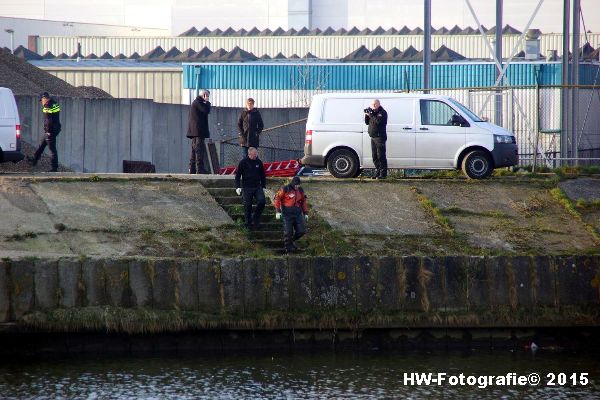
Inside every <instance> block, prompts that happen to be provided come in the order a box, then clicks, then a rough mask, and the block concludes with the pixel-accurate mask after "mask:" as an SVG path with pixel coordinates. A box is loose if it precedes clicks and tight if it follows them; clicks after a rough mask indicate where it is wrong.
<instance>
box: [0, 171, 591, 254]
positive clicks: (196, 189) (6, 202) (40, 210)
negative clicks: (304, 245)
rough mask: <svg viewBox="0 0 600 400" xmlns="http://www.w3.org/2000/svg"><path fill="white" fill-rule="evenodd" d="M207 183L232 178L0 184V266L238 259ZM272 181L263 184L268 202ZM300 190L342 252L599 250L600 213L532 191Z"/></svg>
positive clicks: (434, 187)
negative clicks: (3, 260) (426, 203)
mask: <svg viewBox="0 0 600 400" xmlns="http://www.w3.org/2000/svg"><path fill="white" fill-rule="evenodd" d="M206 179H226V180H229V181H230V180H231V179H232V178H231V177H227V178H224V177H215V176H212V177H211V176H190V175H160V174H152V175H124V174H113V175H102V174H98V175H90V174H86V175H83V174H71V173H65V174H36V175H20V174H13V175H10V174H5V175H0V210H1V213H2V216H1V218H0V256H2V257H6V256H12V255H33V256H43V255H47V254H59V255H63V254H64V255H73V254H75V255H102V256H107V255H114V256H122V255H125V256H127V255H148V256H182V257H194V256H214V255H215V254H220V252H226V253H227V254H228V255H245V254H247V252H248V249H249V248H250V247H251V246H249V242H248V237H247V236H246V235H245V234H243V232H242V231H241V230H240V229H238V228H236V227H235V226H234V222H233V221H232V220H231V219H230V217H229V216H228V215H227V214H226V213H225V211H224V210H223V209H222V208H221V207H220V206H219V205H218V204H217V203H216V202H215V201H214V199H213V198H212V197H211V195H210V194H209V193H208V191H207V190H206V188H205V187H204V186H203V182H206ZM281 183H282V181H279V180H276V181H275V180H273V181H269V185H268V186H269V191H268V193H269V195H268V197H272V194H273V191H274V190H276V189H277V187H278V186H279V185H280V184H281ZM303 186H304V188H305V190H306V193H307V195H308V198H309V202H310V204H311V207H312V209H313V211H312V213H314V215H315V216H318V217H320V219H322V220H324V221H326V223H327V224H329V226H331V229H333V230H335V231H336V232H338V233H339V234H341V235H342V237H343V238H345V239H344V240H347V241H348V242H349V243H351V244H352V246H354V247H351V250H350V251H353V250H356V251H362V250H365V251H367V252H370V253H371V254H372V253H378V252H391V253H393V254H415V253H421V254H422V253H425V254H429V252H435V253H442V254H456V253H460V252H465V251H475V250H476V249H487V250H486V251H498V252H509V253H527V254H531V253H541V254H546V253H561V252H562V253H565V252H567V253H569V252H573V253H576V252H581V251H583V252H588V251H594V250H593V249H596V250H595V251H598V242H596V241H595V239H594V236H593V235H592V234H591V233H590V226H591V227H592V229H595V230H596V232H600V222H598V221H599V220H600V218H599V217H600V207H598V206H587V207H585V208H581V209H579V208H578V211H579V212H580V214H581V216H582V219H583V221H581V220H579V219H577V218H575V217H573V216H572V215H571V214H569V213H568V212H567V211H566V210H565V209H564V207H563V206H562V205H561V204H560V203H559V202H558V201H556V200H555V199H554V198H553V197H552V196H551V195H550V189H551V188H549V187H548V185H547V184H545V183H543V182H540V181H523V180H521V181H518V180H515V179H510V178H495V179H489V180H485V181H475V182H474V181H467V180H464V179H457V180H419V179H405V180H388V181H386V182H377V181H371V180H367V181H359V180H352V181H343V180H336V179H331V178H313V179H304V184H303ZM560 187H561V188H562V189H563V190H564V191H565V193H567V194H568V195H569V196H570V197H571V198H572V199H573V200H578V199H585V200H586V201H587V202H589V203H592V202H593V201H594V200H598V199H600V178H580V179H574V180H568V181H565V182H562V183H561V184H560ZM423 198H426V199H428V200H430V201H431V202H432V203H433V204H434V205H435V206H436V207H437V208H438V209H439V210H440V211H441V215H442V216H443V217H445V218H447V220H448V221H449V224H450V226H451V227H452V229H453V230H454V235H451V236H447V232H445V230H444V228H443V227H442V226H441V225H440V223H439V220H436V218H435V217H434V216H433V215H432V214H431V213H429V212H427V211H426V210H425V209H424V208H423V206H422V204H421V203H420V201H419V199H421V200H422V199H423ZM269 206H270V205H269ZM311 223H314V222H309V229H310V227H311ZM586 224H587V225H586ZM309 237H310V233H309ZM328 245H329V244H328Z"/></svg>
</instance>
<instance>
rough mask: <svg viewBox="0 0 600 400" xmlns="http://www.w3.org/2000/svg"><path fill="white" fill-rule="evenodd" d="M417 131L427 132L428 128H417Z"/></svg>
mask: <svg viewBox="0 0 600 400" xmlns="http://www.w3.org/2000/svg"><path fill="white" fill-rule="evenodd" d="M419 130H422V131H428V130H429V128H419Z"/></svg>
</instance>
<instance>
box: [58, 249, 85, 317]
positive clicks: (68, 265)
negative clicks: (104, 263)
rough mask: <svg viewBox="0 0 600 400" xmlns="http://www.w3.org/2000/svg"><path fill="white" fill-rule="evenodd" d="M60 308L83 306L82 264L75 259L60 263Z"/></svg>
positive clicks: (67, 259) (60, 261) (65, 259)
mask: <svg viewBox="0 0 600 400" xmlns="http://www.w3.org/2000/svg"><path fill="white" fill-rule="evenodd" d="M58 287H59V290H60V294H61V295H60V301H59V304H58V305H59V307H65V308H70V307H80V306H81V305H82V304H83V298H84V294H85V292H84V290H83V288H82V276H81V262H80V261H79V260H77V259H73V258H64V259H60V260H59V261H58Z"/></svg>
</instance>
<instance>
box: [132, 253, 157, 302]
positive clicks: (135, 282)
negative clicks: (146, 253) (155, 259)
mask: <svg viewBox="0 0 600 400" xmlns="http://www.w3.org/2000/svg"><path fill="white" fill-rule="evenodd" d="M153 279H154V264H153V263H152V262H149V261H147V260H132V261H131V262H130V263H129V287H130V288H131V302H132V305H133V306H134V307H150V306H152V303H153V300H152V296H153V294H152V281H153Z"/></svg>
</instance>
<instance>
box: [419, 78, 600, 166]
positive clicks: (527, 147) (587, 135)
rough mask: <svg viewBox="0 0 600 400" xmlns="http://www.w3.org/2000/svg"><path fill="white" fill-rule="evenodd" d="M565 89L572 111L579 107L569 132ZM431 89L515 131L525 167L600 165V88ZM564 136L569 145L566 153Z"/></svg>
mask: <svg viewBox="0 0 600 400" xmlns="http://www.w3.org/2000/svg"><path fill="white" fill-rule="evenodd" d="M563 90H564V91H565V96H566V99H567V102H568V110H573V111H570V112H569V113H568V119H569V123H568V124H567V126H566V127H565V132H564V135H563V134H562V133H563V127H562V118H561V116H562V114H561V93H562V91H563ZM430 93H433V94H441V95H448V96H451V97H454V98H455V99H457V100H458V101H460V102H461V103H463V104H465V105H466V106H467V107H469V108H470V109H471V110H473V111H474V112H475V114H477V115H479V116H480V117H482V118H485V119H487V120H488V121H490V122H492V123H494V124H496V125H499V126H502V127H503V128H506V129H507V130H509V131H511V132H514V134H515V136H516V137H517V143H518V146H519V158H520V164H521V165H540V166H547V167H551V168H555V167H559V166H561V165H565V164H578V165H582V166H588V165H600V86H596V85H593V86H592V85H588V86H560V85H551V86H541V85H536V86H511V87H502V88H501V89H498V90H496V89H490V88H458V89H439V90H436V89H434V90H430ZM573 121H575V122H573ZM561 137H564V138H566V140H567V148H568V149H569V150H568V151H567V154H566V156H563V157H561Z"/></svg>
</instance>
